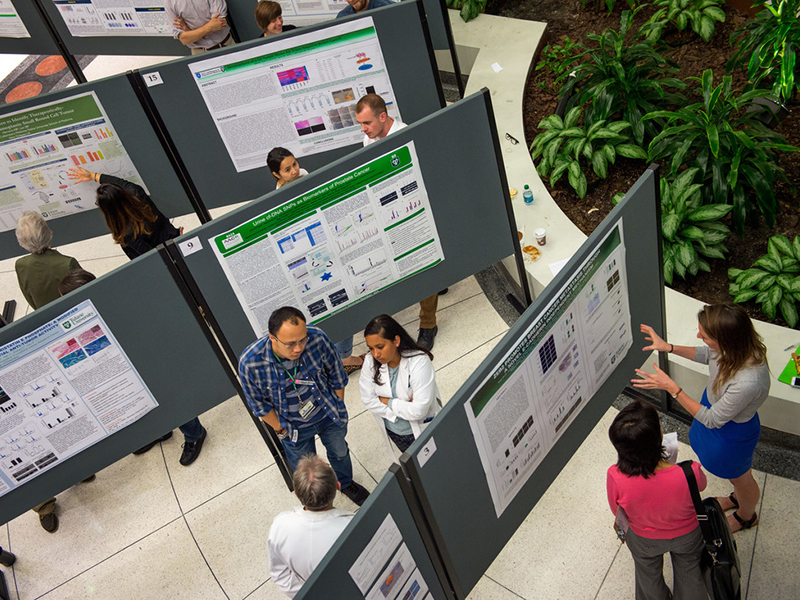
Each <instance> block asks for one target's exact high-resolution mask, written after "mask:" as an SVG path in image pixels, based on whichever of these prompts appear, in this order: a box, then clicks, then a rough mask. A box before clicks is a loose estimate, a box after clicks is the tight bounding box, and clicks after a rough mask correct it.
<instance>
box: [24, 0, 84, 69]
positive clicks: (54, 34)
mask: <svg viewBox="0 0 800 600" xmlns="http://www.w3.org/2000/svg"><path fill="white" fill-rule="evenodd" d="M33 6H34V7H35V8H36V12H38V13H39V17H40V18H41V19H42V22H43V23H44V25H45V27H47V31H48V32H49V33H50V37H51V38H53V42H55V44H56V46H58V50H59V52H60V53H61V56H62V58H63V59H64V62H66V63H67V67H68V68H69V70H70V73H72V76H73V77H74V78H75V81H76V82H77V83H86V75H84V74H83V71H82V70H81V67H80V65H79V64H78V61H77V60H76V58H75V57H74V56H73V55H72V54H70V52H69V50H67V45H66V44H65V43H64V40H62V39H61V36H60V35H59V34H58V30H57V29H56V27H55V25H53V22H52V21H51V20H50V17H48V16H47V12H46V11H45V10H44V7H43V6H42V5H41V0H33Z"/></svg>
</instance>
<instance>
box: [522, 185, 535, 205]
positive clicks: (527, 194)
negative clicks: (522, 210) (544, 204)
mask: <svg viewBox="0 0 800 600" xmlns="http://www.w3.org/2000/svg"><path fill="white" fill-rule="evenodd" d="M522 200H523V201H524V202H525V204H527V205H529V206H530V205H531V204H533V192H532V191H531V190H530V188H529V187H528V186H527V184H526V185H525V189H524V190H523V192H522Z"/></svg>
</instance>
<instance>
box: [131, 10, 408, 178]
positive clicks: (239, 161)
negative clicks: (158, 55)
mask: <svg viewBox="0 0 800 600" xmlns="http://www.w3.org/2000/svg"><path fill="white" fill-rule="evenodd" d="M189 69H190V70H191V72H192V78H193V79H194V81H195V83H196V84H197V86H198V88H199V90H200V94H201V95H202V96H203V100H204V101H205V103H206V106H207V107H208V112H209V113H210V114H211V117H212V119H213V120H214V123H215V124H216V127H217V131H218V132H219V135H220V137H221V138H222V141H223V142H224V144H225V148H226V149H227V151H228V155H229V156H230V159H231V161H232V162H233V164H234V166H235V167H236V171H237V172H238V173H241V172H243V171H248V170H250V169H257V168H260V167H264V166H265V165H266V159H267V153H268V152H269V151H270V150H271V149H272V148H274V147H276V146H282V147H284V148H288V149H289V150H291V151H292V153H293V154H294V155H295V156H298V157H300V156H306V155H309V154H316V153H318V152H324V151H326V150H333V149H335V148H341V147H344V146H350V145H353V144H360V143H361V142H362V139H363V134H362V133H361V127H360V126H359V124H358V122H357V121H356V114H355V105H356V102H358V99H359V98H361V96H364V95H365V94H367V93H370V92H374V93H376V94H378V95H380V96H381V97H382V98H383V99H384V100H385V101H386V103H387V105H388V106H389V107H390V111H389V112H390V116H394V117H399V111H398V109H397V107H396V106H395V105H394V92H393V91H392V85H391V82H390V81H389V74H388V73H387V72H386V67H385V63H384V60H383V54H382V52H381V47H380V43H379V42H378V34H377V33H376V31H375V27H374V25H373V22H372V18H371V17H367V18H364V19H359V20H357V21H354V22H350V23H344V24H342V25H335V26H333V27H328V28H326V29H323V30H320V31H314V32H311V33H308V34H304V35H298V36H295V37H292V38H290V39H285V40H276V41H275V42H271V43H270V44H266V45H262V46H258V47H255V48H250V49H248V50H242V51H240V52H232V53H229V54H224V55H222V56H215V57H213V58H209V59H207V60H201V61H197V62H193V63H191V64H190V65H189ZM145 77H146V76H145Z"/></svg>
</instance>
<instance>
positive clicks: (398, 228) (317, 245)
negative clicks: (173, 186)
mask: <svg viewBox="0 0 800 600" xmlns="http://www.w3.org/2000/svg"><path fill="white" fill-rule="evenodd" d="M209 245H210V246H211V247H212V248H213V249H214V252H215V254H216V256H217V258H218V259H219V261H220V264H221V265H222V269H223V270H224V271H225V274H226V276H227V277H228V281H229V282H230V284H231V287H232V288H233V290H234V292H235V293H236V296H237V298H238V299H239V303H240V304H241V306H242V309H243V310H244V312H245V314H246V315H247V318H248V320H249V322H250V325H251V326H252V327H253V331H255V333H256V335H257V336H258V337H261V336H263V335H266V333H267V322H268V321H269V316H270V315H271V314H272V312H273V311H274V310H275V309H277V308H280V307H281V306H287V305H292V306H297V307H298V308H300V309H301V310H303V312H304V313H305V314H306V316H307V318H308V320H309V322H310V323H316V322H319V321H321V320H323V319H325V318H327V317H329V316H331V315H333V314H335V313H336V312H339V311H341V310H343V309H345V308H346V307H348V306H350V305H351V304H354V303H355V302H359V301H360V300H363V299H364V298H367V297H368V296H371V295H372V294H376V293H378V292H379V291H381V290H383V289H385V288H386V287H388V286H390V285H392V284H394V283H397V282H398V281H401V280H403V279H406V278H408V277H411V276H413V275H415V274H417V273H419V272H420V271H424V270H425V269H429V268H431V267H433V266H434V265H437V264H438V263H440V262H441V261H442V260H444V253H443V251H442V246H441V243H440V240H439V233H438V231H437V229H436V223H435V221H434V218H433V213H432V212H431V207H430V203H429V201H428V193H427V191H426V190H425V182H424V181H423V179H422V173H421V172H420V169H419V161H418V159H417V154H416V151H415V149H414V144H413V142H412V143H409V144H407V145H405V146H401V147H400V148H398V149H396V150H393V151H391V152H389V153H387V154H385V155H383V156H381V157H380V158H377V159H375V160H373V161H371V162H368V163H367V164H365V165H362V166H361V167H359V168H358V169H354V170H352V171H350V172H348V173H345V174H344V175H342V176H340V177H337V178H336V179H333V180H332V181H329V182H328V183H326V184H324V185H321V186H319V187H317V188H315V189H313V190H311V191H310V192H307V193H305V194H303V195H302V196H299V197H298V198H295V199H294V200H291V201H289V202H287V203H285V204H282V205H281V206H279V207H277V208H275V209H274V210H271V211H269V212H266V213H264V214H262V215H259V216H258V217H256V218H255V219H252V220H250V221H247V222H245V223H242V224H241V225H239V226H238V227H236V228H234V229H231V230H230V231H227V232H225V233H223V234H220V235H218V236H216V237H213V238H211V239H209Z"/></svg>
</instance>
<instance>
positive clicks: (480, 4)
mask: <svg viewBox="0 0 800 600" xmlns="http://www.w3.org/2000/svg"><path fill="white" fill-rule="evenodd" d="M488 1H489V0H447V7H448V8H454V9H456V10H460V11H461V12H460V13H459V14H460V15H461V18H462V19H463V20H464V22H465V23H466V22H467V21H471V20H472V19H474V18H475V17H477V16H478V15H479V14H481V13H482V12H483V11H485V10H486V3H487V2H488Z"/></svg>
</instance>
